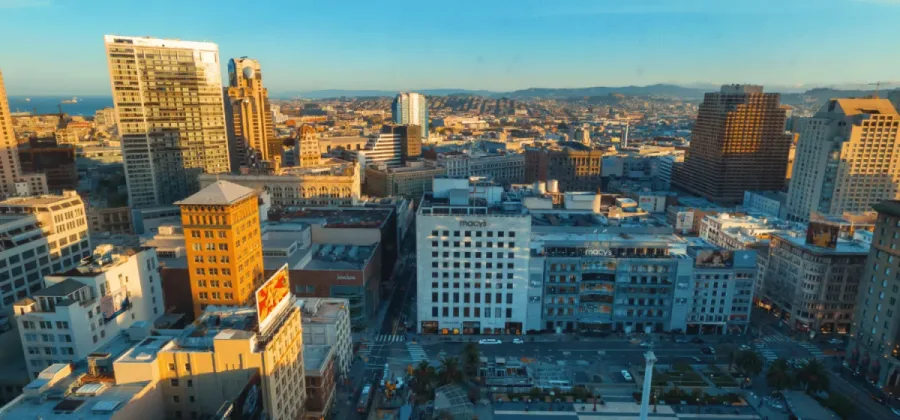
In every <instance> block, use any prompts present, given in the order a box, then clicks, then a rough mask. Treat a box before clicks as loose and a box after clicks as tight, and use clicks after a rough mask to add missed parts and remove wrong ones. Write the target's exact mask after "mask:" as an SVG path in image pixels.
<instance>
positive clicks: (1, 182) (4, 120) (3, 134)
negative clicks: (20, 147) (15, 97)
mask: <svg viewBox="0 0 900 420" xmlns="http://www.w3.org/2000/svg"><path fill="white" fill-rule="evenodd" d="M19 171H20V169H19V154H18V153H16V133H15V132H14V131H13V123H12V115H10V111H9V102H7V99H6V88H5V87H4V85H3V73H0V195H2V196H9V195H14V194H15V193H16V177H18V176H19Z"/></svg>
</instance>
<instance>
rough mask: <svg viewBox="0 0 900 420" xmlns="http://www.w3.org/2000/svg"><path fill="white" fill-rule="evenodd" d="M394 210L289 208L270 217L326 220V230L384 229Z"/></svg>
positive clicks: (291, 219)
mask: <svg viewBox="0 0 900 420" xmlns="http://www.w3.org/2000/svg"><path fill="white" fill-rule="evenodd" d="M392 212H393V210H391V209H388V208H365V209H356V208H346V207H341V208H324V209H323V208H300V207H288V208H287V209H286V210H285V211H284V212H283V213H280V214H275V215H272V216H270V219H271V220H273V221H278V220H283V221H291V222H297V221H302V220H303V219H313V220H318V221H321V220H324V221H325V225H324V227H326V228H382V227H384V224H385V222H387V220H388V217H390V215H391V213H392Z"/></svg>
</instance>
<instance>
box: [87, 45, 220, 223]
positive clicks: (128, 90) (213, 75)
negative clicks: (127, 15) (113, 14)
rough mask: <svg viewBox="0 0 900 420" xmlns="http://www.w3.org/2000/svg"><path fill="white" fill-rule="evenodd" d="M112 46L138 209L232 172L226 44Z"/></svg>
mask: <svg viewBox="0 0 900 420" xmlns="http://www.w3.org/2000/svg"><path fill="white" fill-rule="evenodd" d="M104 41H105V44H106V56H107V60H108V65H109V73H110V85H111V86H112V93H113V102H114V103H115V108H116V114H117V115H118V119H119V124H118V127H119V134H120V135H121V136H122V155H123V160H124V164H125V176H126V182H127V185H128V199H129V204H130V206H131V207H133V208H144V207H153V206H160V205H168V204H171V203H172V202H175V201H178V200H181V199H183V198H185V197H187V196H189V195H191V194H193V193H194V192H196V191H197V190H198V189H199V187H198V184H197V175H199V174H201V173H204V172H205V173H225V172H229V170H230V166H231V165H230V160H229V157H228V136H227V133H226V131H227V130H226V124H225V113H224V105H223V95H222V81H221V80H222V76H221V72H220V70H219V68H220V64H219V48H218V46H217V45H216V44H213V43H208V42H190V41H177V40H166V39H155V38H142V37H123V36H116V35H106V36H105V37H104ZM175 109H177V110H178V111H177V112H176V111H173V110H175Z"/></svg>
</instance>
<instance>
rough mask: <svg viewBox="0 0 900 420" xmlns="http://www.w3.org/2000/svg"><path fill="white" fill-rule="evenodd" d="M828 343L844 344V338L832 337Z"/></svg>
mask: <svg viewBox="0 0 900 420" xmlns="http://www.w3.org/2000/svg"><path fill="white" fill-rule="evenodd" d="M828 344H844V340H842V339H840V338H832V339H831V340H828Z"/></svg>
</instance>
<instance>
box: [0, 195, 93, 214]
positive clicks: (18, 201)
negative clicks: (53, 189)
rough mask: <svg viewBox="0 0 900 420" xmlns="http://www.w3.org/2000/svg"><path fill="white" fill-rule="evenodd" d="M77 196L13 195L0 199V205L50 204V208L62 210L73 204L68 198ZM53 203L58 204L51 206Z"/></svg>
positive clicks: (37, 205)
mask: <svg viewBox="0 0 900 420" xmlns="http://www.w3.org/2000/svg"><path fill="white" fill-rule="evenodd" d="M73 198H79V197H78V195H77V194H75V195H38V196H33V197H13V198H8V199H6V200H3V201H0V207H44V206H50V207H49V208H50V210H53V211H56V210H62V209H65V208H69V207H72V206H75V205H76V204H75V203H72V202H71V201H70V200H72V199H73ZM53 204H58V205H56V206H53Z"/></svg>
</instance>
